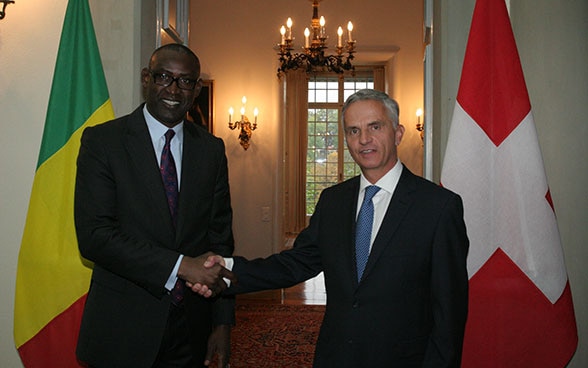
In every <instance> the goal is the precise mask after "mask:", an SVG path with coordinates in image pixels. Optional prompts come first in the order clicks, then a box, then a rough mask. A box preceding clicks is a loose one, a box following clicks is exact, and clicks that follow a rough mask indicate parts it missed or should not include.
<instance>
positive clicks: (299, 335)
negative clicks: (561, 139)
mask: <svg viewBox="0 0 588 368" xmlns="http://www.w3.org/2000/svg"><path fill="white" fill-rule="evenodd" d="M324 311H325V306H324V305H282V304H275V305H271V304H237V306H236V307H235V312H236V313H235V314H236V326H235V327H234V328H233V331H232V334H231V368H251V367H255V368H262V367H272V368H277V367H279V368H289V367H295V368H304V367H312V360H313V356H314V347H315V344H316V340H317V338H318V331H319V328H320V325H321V323H322V320H323V314H324Z"/></svg>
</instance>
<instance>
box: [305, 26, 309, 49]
mask: <svg viewBox="0 0 588 368" xmlns="http://www.w3.org/2000/svg"><path fill="white" fill-rule="evenodd" d="M309 37H310V30H309V29H308V28H305V29H304V47H306V48H309V47H310V41H309V39H308V38H309Z"/></svg>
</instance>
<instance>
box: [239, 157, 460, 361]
mask: <svg viewBox="0 0 588 368" xmlns="http://www.w3.org/2000/svg"><path fill="white" fill-rule="evenodd" d="M358 192H359V177H355V178H353V179H350V180H348V181H346V182H343V183H341V184H338V185H335V186H333V187H331V188H328V189H325V190H324V191H323V192H322V194H321V197H320V200H319V202H318V204H317V206H316V210H315V213H314V215H313V216H312V218H311V220H310V225H309V226H308V227H307V228H306V229H304V230H303V231H302V232H301V233H300V234H299V236H298V237H297V239H296V241H295V243H294V247H293V248H292V249H290V250H286V251H284V252H282V253H280V254H277V255H273V256H270V257H269V258H266V259H257V260H252V261H247V260H245V259H243V258H240V257H235V264H234V267H233V271H234V272H235V274H236V276H237V278H238V280H239V283H238V284H237V285H235V286H233V287H231V288H230V289H229V290H230V292H232V293H243V292H250V291H256V290H262V289H274V288H281V287H288V286H291V285H295V284H297V283H299V282H301V281H304V280H307V279H309V278H311V277H313V276H315V275H317V274H318V273H319V272H320V271H324V276H325V284H326V291H327V306H326V312H325V316H324V320H323V324H322V326H321V330H320V334H319V338H318V342H317V345H316V351H315V360H314V366H315V367H337V368H344V367H349V368H358V367H378V368H379V367H386V368H387V367H459V362H460V358H461V350H462V341H463V333H464V328H465V321H466V315H467V303H468V288H467V286H468V276H467V271H466V255H467V251H468V246H469V242H468V238H467V235H466V229H465V224H464V221H463V207H462V202H461V198H460V197H459V196H458V195H456V194H454V193H452V192H450V191H449V190H446V189H443V188H441V187H439V186H437V185H435V184H433V183H431V182H429V181H426V180H424V179H422V178H420V177H417V176H415V175H413V174H412V173H411V172H410V171H409V170H408V169H406V168H403V171H402V175H401V178H400V181H399V183H398V186H397V188H396V191H395V192H394V195H393V197H392V199H391V202H390V206H389V208H388V211H387V213H386V215H385V218H384V220H383V223H382V225H381V228H380V230H379V232H378V235H377V236H376V239H375V242H374V244H373V248H372V252H371V254H370V257H369V259H368V263H367V266H366V270H365V272H364V275H363V279H362V280H361V282H360V283H359V284H358V281H357V276H356V265H355V250H354V249H355V248H354V247H355V245H354V242H355V240H354V239H355V237H354V233H355V215H356V206H357V197H358Z"/></svg>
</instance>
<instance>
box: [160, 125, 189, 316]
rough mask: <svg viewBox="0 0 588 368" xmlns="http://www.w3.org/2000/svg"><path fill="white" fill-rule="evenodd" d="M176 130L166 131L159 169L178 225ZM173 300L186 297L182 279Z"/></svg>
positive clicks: (175, 290) (172, 215)
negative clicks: (174, 152) (174, 147)
mask: <svg viewBox="0 0 588 368" xmlns="http://www.w3.org/2000/svg"><path fill="white" fill-rule="evenodd" d="M175 134H176V132H174V131H173V129H169V130H168V131H167V132H165V145H164V146H163V151H161V164H160V166H159V170H160V171H161V177H162V179H163V186H164V187H165V195H166V196H167V205H168V206H169V212H170V214H171V217H172V221H173V223H174V227H175V226H176V217H177V215H178V173H177V171H176V163H175V161H174V156H173V155H172V152H171V148H170V143H171V140H172V138H173V137H174V135H175ZM171 296H172V302H173V303H174V304H175V305H179V304H180V303H181V302H182V300H183V299H184V282H183V281H182V280H180V279H178V280H177V281H176V284H175V285H174V288H173V289H172V291H171Z"/></svg>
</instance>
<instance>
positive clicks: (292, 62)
mask: <svg viewBox="0 0 588 368" xmlns="http://www.w3.org/2000/svg"><path fill="white" fill-rule="evenodd" d="M319 1H320V0H312V23H311V28H312V31H311V30H309V29H308V28H306V29H305V30H304V47H303V48H302V51H303V52H301V53H292V50H294V47H293V46H294V45H293V44H294V42H293V41H294V40H293V38H292V19H291V18H288V21H287V22H286V27H284V26H282V28H281V29H280V34H281V35H282V38H281V42H280V44H279V48H280V52H279V53H278V55H279V56H280V59H279V60H280V67H279V68H278V77H280V76H281V75H282V74H284V73H286V72H287V71H288V70H294V69H298V68H305V69H306V72H307V73H310V72H313V71H330V72H335V73H339V74H340V73H343V72H344V71H346V70H347V71H351V72H353V71H354V69H355V68H354V67H353V65H352V64H351V60H353V53H355V41H354V40H353V37H352V35H351V31H353V24H352V23H351V22H349V23H347V39H346V40H345V42H343V29H342V28H341V27H339V28H338V29H337V47H336V48H335V54H333V55H326V54H325V50H326V49H327V42H326V41H327V38H328V36H327V35H326V31H325V17H322V16H321V17H320V18H319V16H318V7H319ZM311 37H312V38H311ZM344 44H345V45H344ZM344 52H346V53H347V55H346V56H345V55H344Z"/></svg>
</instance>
